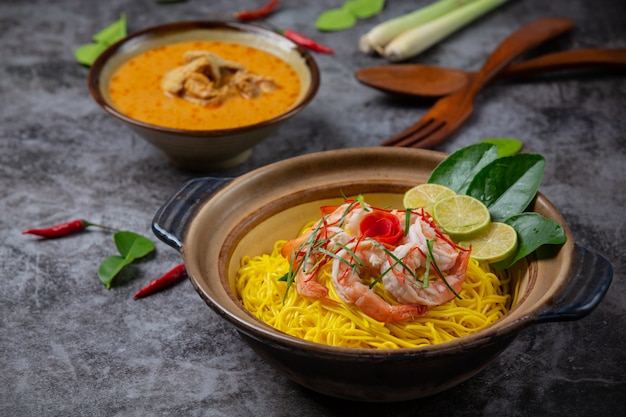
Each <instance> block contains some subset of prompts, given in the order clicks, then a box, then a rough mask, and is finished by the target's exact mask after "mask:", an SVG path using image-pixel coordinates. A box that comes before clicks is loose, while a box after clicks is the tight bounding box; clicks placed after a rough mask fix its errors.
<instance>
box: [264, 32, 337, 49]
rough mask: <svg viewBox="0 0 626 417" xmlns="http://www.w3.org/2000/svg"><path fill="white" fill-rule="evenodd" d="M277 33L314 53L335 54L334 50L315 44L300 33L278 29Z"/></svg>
mask: <svg viewBox="0 0 626 417" xmlns="http://www.w3.org/2000/svg"><path fill="white" fill-rule="evenodd" d="M276 32H278V33H280V34H282V35H283V36H284V37H285V38H287V39H290V40H292V41H293V42H295V43H297V44H298V45H300V46H304V47H305V48H307V49H310V50H312V51H315V52H321V53H324V54H332V53H334V52H335V50H334V49H332V48H329V47H327V46H324V45H322V44H319V43H317V42H315V41H314V40H313V39H310V38H307V37H306V36H304V35H302V34H300V33H298V32H294V31H293V30H291V29H284V30H280V29H276Z"/></svg>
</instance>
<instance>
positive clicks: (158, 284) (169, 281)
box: [134, 264, 187, 300]
mask: <svg viewBox="0 0 626 417" xmlns="http://www.w3.org/2000/svg"><path fill="white" fill-rule="evenodd" d="M186 275H187V269H186V268H185V264H180V265H176V266H175V267H174V268H172V269H170V270H169V271H168V272H166V273H165V275H163V276H161V277H159V278H157V279H155V280H154V281H152V282H150V283H149V284H148V285H146V286H145V287H143V288H142V289H140V290H139V291H137V292H136V293H135V296H134V298H135V300H136V299H137V298H141V297H146V296H148V295H150V294H153V293H155V292H157V291H160V290H162V289H164V288H167V287H170V286H172V285H174V284H175V283H177V282H178V281H180V279H181V278H183V277H185V276H186Z"/></svg>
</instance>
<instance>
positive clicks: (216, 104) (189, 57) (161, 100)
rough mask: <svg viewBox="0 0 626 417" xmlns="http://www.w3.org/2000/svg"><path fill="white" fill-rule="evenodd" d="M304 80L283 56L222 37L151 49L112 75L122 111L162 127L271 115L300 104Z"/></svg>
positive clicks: (219, 125) (216, 125) (233, 123)
mask: <svg viewBox="0 0 626 417" xmlns="http://www.w3.org/2000/svg"><path fill="white" fill-rule="evenodd" d="M299 92H300V80H299V78H298V75H297V74H296V72H295V71H294V70H293V68H292V67H291V66H290V65H289V64H287V63H286V62H285V61H283V60H282V59H280V58H278V57H276V56H274V55H272V54H270V53H268V52H264V51H261V50H259V49H256V48H253V47H250V46H245V45H241V44H236V43H229V42H221V41H194V42H182V43H176V44H170V45H165V46H160V47H156V48H154V49H151V50H148V51H146V52H144V53H142V54H140V55H138V56H136V57H134V58H133V59H131V60H129V61H128V62H126V63H124V64H123V65H122V66H120V68H118V69H117V71H116V72H115V73H114V74H113V77H112V79H111V83H110V86H109V94H110V95H111V98H112V100H113V102H114V103H115V106H116V107H117V108H118V110H119V111H121V112H122V113H124V114H126V115H127V116H129V117H131V118H133V119H136V120H139V121H141V122H144V123H149V124H153V125H158V126H164V127H169V128H175V129H192V130H218V129H229V128H236V127H240V126H246V125H252V124H256V123H259V122H262V121H265V120H269V119H272V118H274V117H276V116H278V115H280V114H282V113H284V112H285V111H287V110H288V109H290V108H291V107H293V105H294V104H295V103H296V100H297V98H298V95H299Z"/></svg>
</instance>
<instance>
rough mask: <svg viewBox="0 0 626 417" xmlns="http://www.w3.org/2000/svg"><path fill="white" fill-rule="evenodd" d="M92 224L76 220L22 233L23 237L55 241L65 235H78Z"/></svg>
mask: <svg viewBox="0 0 626 417" xmlns="http://www.w3.org/2000/svg"><path fill="white" fill-rule="evenodd" d="M91 224H92V223H89V222H88V221H86V220H82V219H77V220H72V221H70V222H67V223H61V224H57V225H55V226H51V227H46V228H43V229H27V230H24V231H23V232H22V234H24V235H27V234H29V235H37V236H41V237H44V238H46V239H55V238H58V237H63V236H67V235H71V234H73V233H78V232H81V231H83V230H85V229H86V228H87V227H89V226H90V225H91Z"/></svg>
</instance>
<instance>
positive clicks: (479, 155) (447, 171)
mask: <svg viewBox="0 0 626 417" xmlns="http://www.w3.org/2000/svg"><path fill="white" fill-rule="evenodd" d="M497 157H498V147H497V146H495V145H492V144H489V143H476V144H473V145H469V146H466V147H464V148H461V149H459V150H457V151H456V152H453V153H451V154H450V155H449V156H448V157H447V158H446V159H444V160H443V161H441V162H440V163H439V165H437V167H436V168H435V169H434V170H433V172H432V173H431V174H430V177H429V178H428V182H429V183H431V184H439V185H445V186H446V187H448V188H450V189H451V190H453V191H455V192H456V193H457V194H466V191H467V188H468V187H469V184H470V182H471V181H472V179H473V178H474V177H475V176H476V175H477V174H478V173H479V172H480V170H482V169H483V168H484V167H485V166H487V165H488V164H489V163H491V162H492V161H494V160H495V159H496V158H497Z"/></svg>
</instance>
